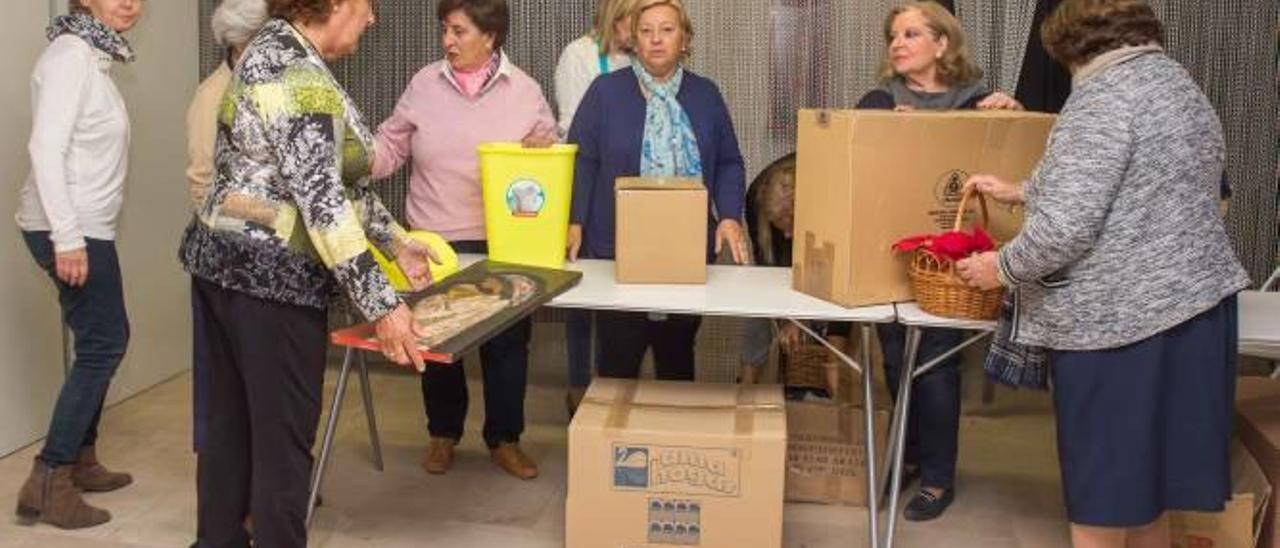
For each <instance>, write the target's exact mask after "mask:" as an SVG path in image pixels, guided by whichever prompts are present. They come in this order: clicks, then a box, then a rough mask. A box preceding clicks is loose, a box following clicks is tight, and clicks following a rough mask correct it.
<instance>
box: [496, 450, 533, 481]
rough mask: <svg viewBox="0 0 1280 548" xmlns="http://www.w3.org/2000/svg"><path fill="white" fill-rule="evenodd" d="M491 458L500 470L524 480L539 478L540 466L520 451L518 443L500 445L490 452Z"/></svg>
mask: <svg viewBox="0 0 1280 548" xmlns="http://www.w3.org/2000/svg"><path fill="white" fill-rule="evenodd" d="M489 457H490V458H491V460H493V463H494V464H496V465H498V467H499V468H501V469H503V470H506V472H507V473H508V474H511V475H513V476H515V477H517V478H520V479H522V480H527V479H533V478H536V477H538V465H537V464H536V463H534V462H533V459H531V458H529V456H528V455H526V454H524V452H523V451H521V450H520V444H518V443H500V444H498V446H497V447H494V448H492V449H490V450H489Z"/></svg>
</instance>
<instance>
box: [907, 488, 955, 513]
mask: <svg viewBox="0 0 1280 548" xmlns="http://www.w3.org/2000/svg"><path fill="white" fill-rule="evenodd" d="M955 498H956V490H955V489H947V490H945V491H943V492H942V494H940V495H934V494H933V493H931V492H929V491H927V490H925V489H921V490H920V491H919V492H918V493H916V496H914V497H911V502H908V503H907V507H906V509H904V510H903V511H902V517H903V519H905V520H907V521H929V520H931V519H936V518H937V517H938V516H941V515H942V513H943V512H946V511H947V507H948V506H951V501H953V500H955Z"/></svg>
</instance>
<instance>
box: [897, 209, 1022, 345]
mask: <svg viewBox="0 0 1280 548" xmlns="http://www.w3.org/2000/svg"><path fill="white" fill-rule="evenodd" d="M974 195H977V196H978V203H979V205H981V209H982V225H981V226H982V227H983V228H986V226H987V223H988V221H989V220H990V214H989V213H988V212H987V199H986V197H984V196H983V195H982V194H981V193H979V192H977V191H976V190H974V189H970V190H969V191H968V192H965V194H964V197H962V198H961V199H960V207H959V208H958V210H957V211H956V220H955V225H954V226H953V227H952V229H951V230H952V231H953V232H958V231H959V230H960V226H961V225H962V224H963V222H964V212H965V206H966V205H968V203H969V198H970V197H971V196H974ZM909 274H910V276H911V291H912V293H914V294H915V298H916V303H917V304H919V305H920V309H921V310H924V311H925V312H928V313H930V314H933V315H935V316H942V317H945V318H961V319H966V320H994V319H996V318H997V317H998V316H999V315H1000V297H1001V294H1002V292H1003V290H1002V289H1000V288H996V289H989V290H982V289H977V288H974V287H970V286H969V285H968V284H966V283H964V280H961V279H960V276H958V275H956V272H955V263H954V262H952V261H951V260H950V259H947V258H944V257H939V256H937V255H935V254H933V253H931V252H929V251H926V250H924V249H917V250H916V251H915V254H914V255H913V256H912V258H911V267H910V270H909Z"/></svg>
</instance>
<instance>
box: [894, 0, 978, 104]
mask: <svg viewBox="0 0 1280 548" xmlns="http://www.w3.org/2000/svg"><path fill="white" fill-rule="evenodd" d="M909 11H916V12H919V13H920V15H922V16H924V19H925V21H926V24H927V25H928V26H929V31H930V32H932V33H933V36H934V38H935V39H936V38H941V37H943V36H946V37H947V49H946V51H943V52H942V58H941V59H938V80H939V81H941V82H942V83H943V84H946V85H948V86H963V85H967V84H972V83H974V82H977V81H978V80H981V79H982V69H980V68H978V66H977V65H976V64H974V63H973V54H971V53H970V52H969V43H968V40H967V39H966V38H965V35H964V28H963V27H961V26H960V21H959V20H958V19H956V16H954V15H951V12H949V11H947V8H944V7H942V5H941V4H938V3H937V2H932V1H928V0H926V1H913V2H907V3H904V4H900V5H898V6H897V7H895V8H893V9H892V10H889V16H888V17H885V19H884V41H885V46H886V47H885V56H884V60H883V61H881V63H880V80H881V81H889V80H892V79H893V78H894V77H896V76H898V73H897V72H895V71H894V70H893V63H892V62H890V60H889V55H888V46H889V45H891V44H892V43H893V21H894V20H895V19H897V18H898V16H899V15H902V14H904V13H907V12H909Z"/></svg>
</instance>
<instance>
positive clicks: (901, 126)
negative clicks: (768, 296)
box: [792, 110, 1054, 307]
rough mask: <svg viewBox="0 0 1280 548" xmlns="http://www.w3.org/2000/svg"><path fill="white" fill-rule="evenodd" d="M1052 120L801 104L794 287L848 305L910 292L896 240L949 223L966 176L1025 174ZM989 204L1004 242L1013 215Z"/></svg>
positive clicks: (1016, 177)
mask: <svg viewBox="0 0 1280 548" xmlns="http://www.w3.org/2000/svg"><path fill="white" fill-rule="evenodd" d="M1053 122H1054V117H1053V116H1051V115H1047V114H1034V113H1015V112H979V111H956V112H945V113H938V112H934V113H928V112H913V113H896V112H886V111H866V110H856V111H830V110H802V111H800V115H799V126H800V127H799V138H798V144H797V158H796V162H797V166H796V213H795V232H794V234H795V243H794V248H793V256H794V257H795V261H794V263H793V271H792V285H793V286H794V287H795V289H796V290H797V291H801V292H804V293H807V294H809V295H813V296H815V297H818V298H821V299H824V300H827V301H831V302H834V303H837V304H840V305H844V306H848V307H855V306H864V305H871V304H883V303H889V302H897V301H905V300H910V299H911V291H910V287H909V284H908V279H907V266H906V257H905V256H903V257H898V256H895V254H894V253H893V252H892V250H891V249H890V247H891V246H892V245H893V244H894V242H896V241H898V240H900V239H902V238H904V237H907V236H912V235H916V234H924V233H934V232H941V231H944V230H950V229H951V227H952V223H953V221H954V220H955V213H956V209H957V207H958V205H959V202H960V198H961V196H962V190H963V186H964V182H965V180H966V179H967V178H968V176H969V175H971V174H975V173H989V174H994V175H998V176H1000V177H1003V178H1006V179H1009V180H1012V181H1021V180H1024V179H1026V178H1028V177H1029V176H1030V174H1031V171H1032V169H1033V168H1034V167H1035V166H1036V164H1037V163H1038V162H1039V160H1040V157H1041V156H1042V155H1043V154H1044V148H1045V144H1046V141H1047V140H1048V136H1049V131H1050V129H1051V128H1052V127H1053ZM989 206H990V212H991V215H992V219H991V226H990V231H991V232H992V234H993V235H994V236H995V237H996V239H997V240H1001V241H1007V240H1009V239H1010V238H1011V237H1012V236H1013V235H1015V234H1016V233H1017V230H1018V228H1019V225H1020V223H1021V220H1020V219H1021V218H1020V215H1019V214H1018V212H1017V211H1015V209H1014V208H1012V207H1010V206H1003V205H997V204H995V203H991V204H989ZM971 211H972V210H971Z"/></svg>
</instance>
